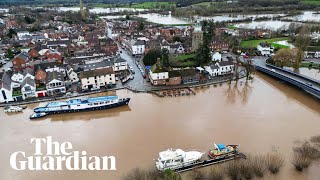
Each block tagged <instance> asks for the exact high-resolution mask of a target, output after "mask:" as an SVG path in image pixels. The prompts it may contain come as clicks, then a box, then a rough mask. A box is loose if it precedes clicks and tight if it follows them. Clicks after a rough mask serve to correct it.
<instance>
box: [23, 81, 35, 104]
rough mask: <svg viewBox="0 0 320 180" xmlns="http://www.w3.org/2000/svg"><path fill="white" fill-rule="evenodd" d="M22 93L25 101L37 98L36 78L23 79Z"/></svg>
mask: <svg viewBox="0 0 320 180" xmlns="http://www.w3.org/2000/svg"><path fill="white" fill-rule="evenodd" d="M21 93H22V98H23V99H27V98H32V97H37V94H36V82H35V80H34V77H31V76H26V77H25V78H24V79H23V81H22V83H21Z"/></svg>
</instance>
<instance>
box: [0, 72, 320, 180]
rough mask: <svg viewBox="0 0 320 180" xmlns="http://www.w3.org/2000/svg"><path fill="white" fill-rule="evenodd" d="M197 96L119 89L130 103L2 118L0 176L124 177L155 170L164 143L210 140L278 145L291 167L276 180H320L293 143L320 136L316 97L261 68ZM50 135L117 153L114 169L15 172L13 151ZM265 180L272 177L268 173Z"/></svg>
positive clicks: (199, 144) (192, 145)
mask: <svg viewBox="0 0 320 180" xmlns="http://www.w3.org/2000/svg"><path fill="white" fill-rule="evenodd" d="M195 92H196V93H197V94H196V95H195V96H183V97H175V98H170V97H168V98H159V97H157V96H155V95H151V94H143V93H140V94H134V93H132V92H130V91H127V90H121V91H118V92H117V94H118V95H119V96H122V97H123V96H128V97H131V98H132V100H131V102H130V104H129V106H124V107H120V108H116V109H111V110H101V111H95V112H89V113H76V114H64V115H52V116H48V117H46V118H44V119H42V120H39V121H29V118H28V116H29V115H30V114H31V113H32V108H34V107H36V106H38V104H33V105H29V106H28V109H26V110H25V111H24V112H23V113H20V114H15V115H8V114H5V113H4V112H3V110H2V109H1V111H0V117H1V124H0V145H1V154H0V160H1V164H0V179H3V180H11V179H14V180H42V179H46V180H55V179H61V180H70V179H77V180H87V179H90V180H102V179H120V178H121V177H122V175H123V174H124V173H126V172H128V171H129V170H130V169H132V168H134V167H141V168H154V162H153V159H154V158H156V157H157V155H158V152H159V151H161V150H164V149H165V148H182V149H199V150H201V151H207V149H209V148H210V147H212V143H213V142H216V143H230V144H240V145H241V147H240V149H241V151H242V152H250V153H268V152H272V151H275V150H276V151H278V152H279V153H281V154H283V155H284V157H285V158H286V165H287V166H286V167H284V168H283V169H281V171H280V174H279V175H276V176H275V177H274V178H272V179H279V180H280V179H318V178H319V177H320V171H319V168H320V167H319V166H318V167H311V168H309V169H308V170H307V171H304V172H303V173H302V174H299V173H296V172H295V171H294V170H293V168H292V166H291V163H290V158H291V153H292V146H293V145H294V144H295V143H296V142H297V141H299V140H305V139H308V138H309V137H311V136H313V135H317V134H320V102H319V101H318V100H315V99H314V98H313V97H312V96H309V95H308V94H306V93H304V92H302V91H300V90H298V89H296V88H294V87H291V86H289V85H287V84H284V83H280V82H278V81H276V80H274V79H271V78H270V77H267V76H265V75H262V74H257V75H256V76H255V78H254V80H253V81H252V82H251V81H250V82H249V83H248V84H246V83H242V84H241V85H240V82H239V83H238V85H235V83H232V84H231V85H228V84H223V85H222V86H221V87H219V86H218V87H210V88H200V89H195ZM46 136H52V137H53V139H54V140H57V141H59V142H64V141H70V142H71V143H72V144H73V148H74V150H78V151H82V150H86V151H87V152H88V155H91V156H92V155H96V156H106V155H114V156H116V158H117V169H118V170H117V171H115V172H111V171H55V172H53V171H14V170H12V169H11V167H10V164H9V157H10V155H11V154H12V153H13V152H15V151H25V152H26V153H27V154H33V153H34V147H33V145H30V144H29V141H30V138H33V137H46ZM265 179H270V177H269V176H266V177H265Z"/></svg>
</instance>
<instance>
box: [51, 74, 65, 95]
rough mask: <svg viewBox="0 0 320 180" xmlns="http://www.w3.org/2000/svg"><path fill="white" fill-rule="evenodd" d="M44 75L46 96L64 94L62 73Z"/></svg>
mask: <svg viewBox="0 0 320 180" xmlns="http://www.w3.org/2000/svg"><path fill="white" fill-rule="evenodd" d="M46 74H47V76H46V89H47V93H48V95H61V94H64V93H66V86H65V82H64V74H63V72H59V71H51V72H47V73H46Z"/></svg>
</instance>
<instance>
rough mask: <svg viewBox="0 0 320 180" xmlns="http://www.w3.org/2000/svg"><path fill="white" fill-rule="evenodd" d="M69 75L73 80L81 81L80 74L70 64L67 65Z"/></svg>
mask: <svg viewBox="0 0 320 180" xmlns="http://www.w3.org/2000/svg"><path fill="white" fill-rule="evenodd" d="M67 75H68V78H69V79H70V81H71V82H78V81H79V77H78V74H77V73H76V72H75V71H74V70H73V68H72V67H71V66H70V65H68V66H67Z"/></svg>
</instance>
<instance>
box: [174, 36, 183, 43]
mask: <svg viewBox="0 0 320 180" xmlns="http://www.w3.org/2000/svg"><path fill="white" fill-rule="evenodd" d="M172 40H173V42H181V38H180V36H173V38H172Z"/></svg>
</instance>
